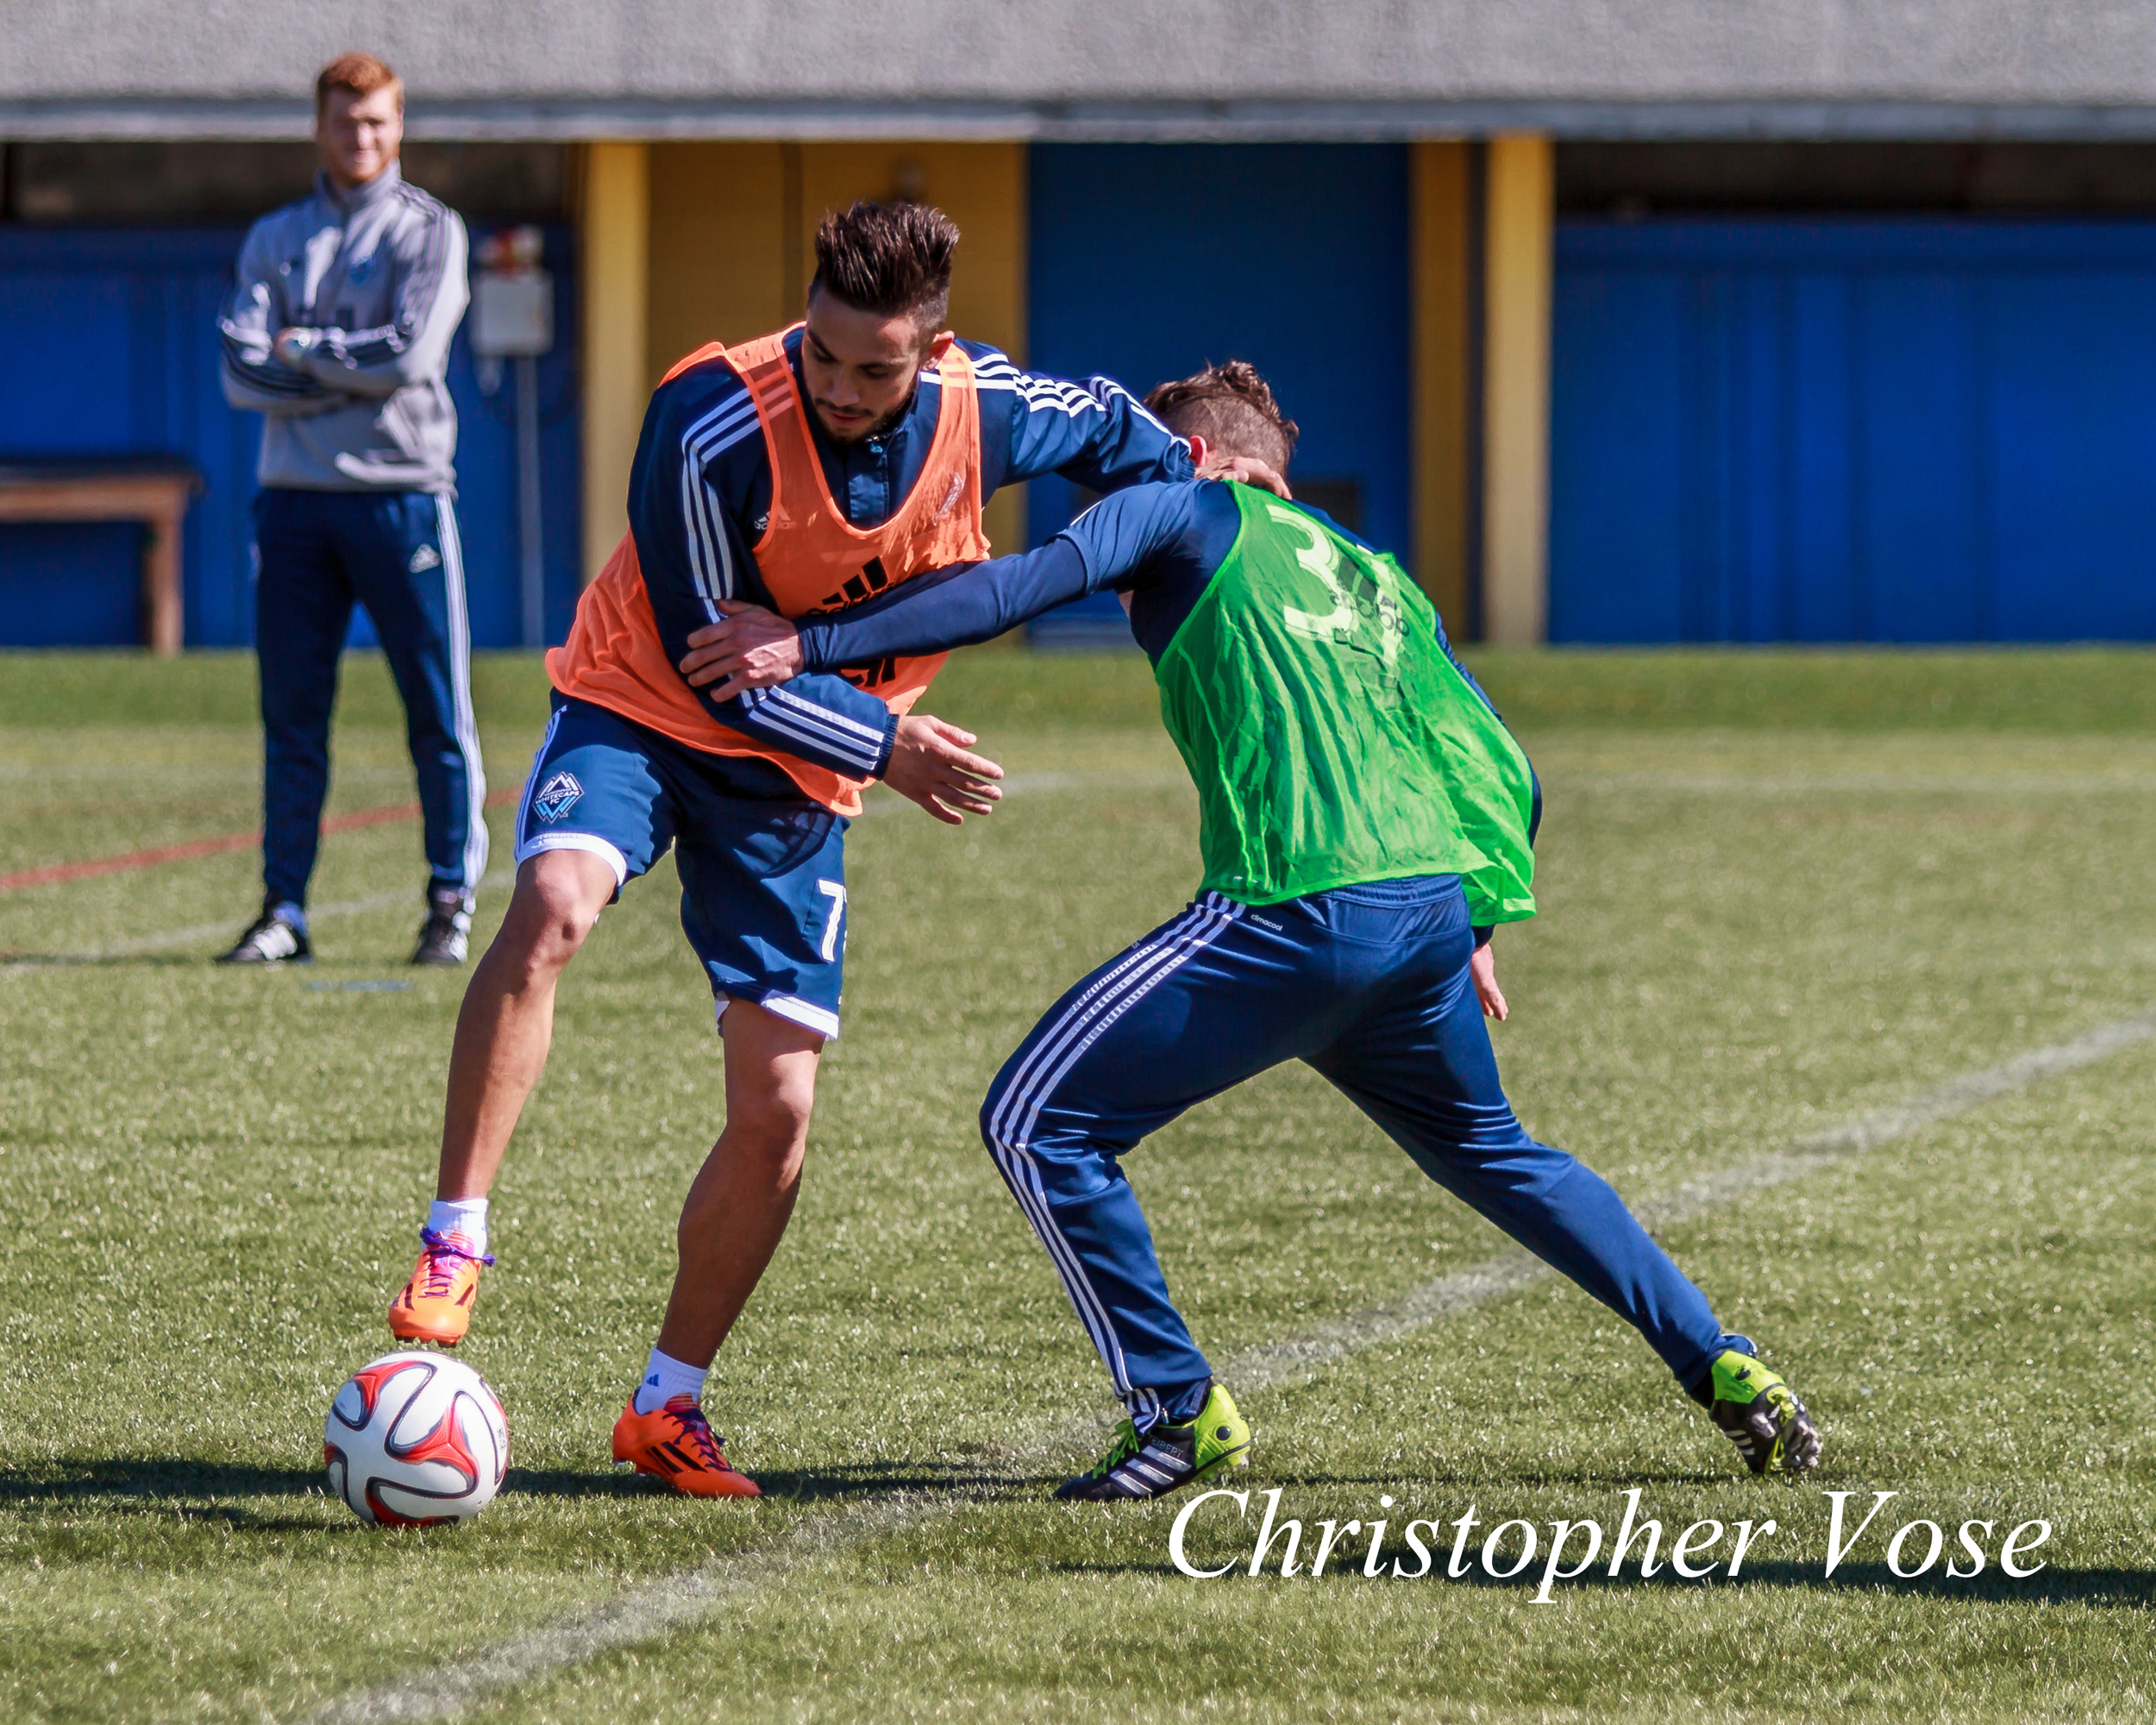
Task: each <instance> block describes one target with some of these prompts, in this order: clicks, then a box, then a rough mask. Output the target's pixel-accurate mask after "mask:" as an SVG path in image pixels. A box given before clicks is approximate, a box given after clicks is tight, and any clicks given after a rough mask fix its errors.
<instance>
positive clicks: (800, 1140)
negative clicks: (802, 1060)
mask: <svg viewBox="0 0 2156 1725" xmlns="http://www.w3.org/2000/svg"><path fill="white" fill-rule="evenodd" d="M760 1081H761V1082H760ZM727 1092H728V1094H727V1102H726V1136H727V1137H728V1138H730V1140H732V1142H733V1145H734V1147H735V1153H736V1154H737V1155H739V1156H741V1157H744V1158H745V1159H747V1160H749V1161H750V1162H752V1163H754V1164H756V1165H757V1166H759V1167H760V1168H761V1169H762V1170H765V1171H766V1172H767V1173H768V1174H770V1175H771V1176H773V1177H774V1179H777V1180H780V1182H791V1181H792V1180H793V1178H794V1177H795V1176H798V1175H799V1171H800V1166H801V1157H802V1155H803V1153H804V1151H805V1150H806V1148H807V1146H808V1129H809V1119H810V1117H811V1115H812V1114H813V1113H814V1112H815V1108H816V1087H815V1083H814V1082H813V1080H812V1079H805V1078H804V1077H802V1076H801V1075H799V1074H798V1073H765V1074H759V1075H757V1076H756V1078H755V1079H752V1080H749V1081H748V1082H742V1081H739V1080H736V1082H733V1083H731V1084H730V1085H729V1086H728V1087H727Z"/></svg>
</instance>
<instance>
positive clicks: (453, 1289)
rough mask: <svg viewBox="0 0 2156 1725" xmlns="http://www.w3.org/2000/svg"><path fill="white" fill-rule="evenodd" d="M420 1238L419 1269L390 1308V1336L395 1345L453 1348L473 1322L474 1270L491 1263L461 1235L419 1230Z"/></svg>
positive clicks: (476, 1292)
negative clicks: (434, 1345)
mask: <svg viewBox="0 0 2156 1725" xmlns="http://www.w3.org/2000/svg"><path fill="white" fill-rule="evenodd" d="M419 1239H420V1240H421V1243H422V1245H421V1250H420V1253H419V1263H418V1265H417V1268H415V1269H414V1270H412V1273H411V1281H409V1282H407V1283H405V1284H404V1292H403V1293H401V1294H399V1295H398V1296H397V1298H396V1299H395V1300H394V1301H393V1302H392V1303H391V1305H390V1308H389V1327H390V1333H391V1334H392V1335H394V1336H395V1337H396V1338H397V1339H398V1340H399V1341H407V1342H435V1343H437V1344H439V1345H440V1346H443V1347H454V1346H456V1345H457V1344H458V1343H459V1342H461V1341H462V1340H463V1339H464V1332H465V1331H466V1329H467V1328H468V1327H470V1325H471V1322H472V1302H473V1301H474V1300H476V1299H477V1298H478V1297H479V1270H480V1269H481V1267H482V1266H483V1265H486V1264H492V1263H493V1261H494V1260H493V1259H492V1258H490V1257H488V1256H487V1255H486V1253H484V1252H478V1251H473V1250H472V1242H471V1240H470V1239H469V1238H467V1236H466V1235H464V1234H461V1233H452V1234H438V1233H436V1232H435V1231H434V1230H433V1229H432V1228H422V1229H420V1231H419Z"/></svg>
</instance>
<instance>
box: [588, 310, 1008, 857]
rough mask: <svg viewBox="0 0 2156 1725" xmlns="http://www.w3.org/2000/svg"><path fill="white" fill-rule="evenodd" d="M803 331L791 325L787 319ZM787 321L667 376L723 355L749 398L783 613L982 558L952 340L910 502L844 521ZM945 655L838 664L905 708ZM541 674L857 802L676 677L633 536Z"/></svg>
mask: <svg viewBox="0 0 2156 1725" xmlns="http://www.w3.org/2000/svg"><path fill="white" fill-rule="evenodd" d="M794 327H795V328H799V325H798V324H797V325H796V326H794ZM792 333H793V332H792V331H791V330H787V331H782V332H781V333H780V334H779V335H776V336H761V337H759V338H758V339H757V340H755V341H753V342H745V343H743V345H742V346H740V347H738V348H723V347H721V346H719V345H718V343H716V342H713V343H712V344H711V345H710V346H707V347H703V348H698V349H697V350H696V351H695V352H694V353H693V354H689V355H688V356H687V357H686V359H684V360H682V361H680V362H678V363H677V364H676V365H675V366H674V369H673V370H672V371H669V372H668V373H667V379H668V380H671V379H673V378H674V377H675V376H677V375H678V374H679V373H681V372H683V371H685V370H686V369H687V368H688V367H691V366H693V365H698V364H700V363H702V362H703V361H705V360H708V359H712V358H720V359H724V361H725V362H726V363H727V364H728V365H729V366H730V367H733V369H734V370H735V371H736V373H739V374H740V376H741V379H742V381H743V383H745V384H746V385H747V386H748V387H749V396H750V398H751V399H752V400H753V401H754V402H755V406H756V417H757V419H758V421H759V422H760V423H761V428H762V431H763V442H764V449H765V451H766V453H767V455H768V458H769V460H770V462H771V514H770V518H769V521H768V524H767V525H766V528H765V530H764V533H763V536H762V537H761V538H760V539H759V540H758V541H757V542H756V543H755V547H754V548H753V549H754V551H755V559H756V568H757V570H758V572H759V573H760V574H761V575H762V577H763V582H764V586H766V587H767V588H768V590H769V592H770V594H771V597H772V599H773V601H774V604H775V605H776V606H777V608H778V610H779V612H780V615H782V616H786V617H814V616H818V615H820V614H822V613H824V612H832V611H839V610H843V608H844V607H846V606H847V605H857V604H859V603H860V602H861V601H862V599H867V598H868V597H870V596H871V595H872V594H874V593H881V592H883V591H885V590H886V589H887V588H889V587H891V586H894V585H895V584H897V583H898V582H899V581H902V580H906V579H908V578H909V577H911V576H913V575H918V574H920V573H921V572H922V571H923V570H924V569H939V568H943V567H945V566H946V565H948V564H951V563H963V562H973V561H978V560H980V559H981V558H983V557H986V556H987V555H989V552H988V541H987V536H985V535H984V534H983V533H982V532H981V502H982V499H981V398H980V396H979V394H978V393H977V392H976V391H975V384H974V373H973V363H972V361H970V360H969V359H968V358H967V356H966V354H965V352H964V350H963V349H962V348H960V347H959V346H958V345H957V344H956V342H951V343H949V344H947V345H946V346H945V347H944V348H943V350H942V351H941V353H939V354H937V357H936V361H934V363H936V364H937V367H938V370H939V372H940V373H941V381H942V391H941V396H940V399H939V403H938V406H937V416H936V434H935V436H934V437H933V438H932V439H931V442H930V443H929V448H928V454H927V455H926V457H925V458H924V460H923V461H922V464H921V471H920V475H919V477H918V478H917V479H916V480H914V481H913V486H912V490H910V491H909V492H907V493H906V500H905V501H904V502H903V503H901V504H900V505H899V507H898V508H897V510H895V511H893V514H892V516H891V518H890V519H889V520H888V521H887V522H885V523H884V524H883V525H882V526H881V527H869V528H860V527H856V526H854V525H852V524H850V523H849V522H848V521H847V519H846V515H845V511H843V510H842V509H841V508H840V507H839V506H838V505H837V502H836V501H835V500H834V499H832V497H831V494H830V486H828V485H827V484H825V482H824V467H823V463H822V462H821V461H818V459H817V454H816V445H815V442H814V440H813V438H812V435H811V432H810V430H809V424H808V413H809V409H808V406H807V404H806V403H805V402H804V401H803V400H802V398H801V392H800V391H799V388H798V387H797V386H796V385H795V383H794V379H793V366H792V365H791V364H790V363H789V362H788V361H787V355H786V346H785V342H786V336H787V335H790V334H792ZM945 656H946V655H943V654H941V653H936V654H931V655H925V656H923V657H920V658H909V659H886V660H884V661H883V662H881V663H880V664H876V665H872V666H863V667H849V668H848V669H847V670H846V671H845V672H844V673H843V674H844V675H845V677H846V680H847V681H849V682H850V683H853V684H854V685H856V687H860V688H863V689H866V690H868V692H869V693H871V694H874V695H875V696H877V697H879V698H880V699H881V700H882V701H883V703H884V705H885V706H887V707H889V708H890V709H891V711H892V712H897V713H904V712H910V711H911V710H912V706H913V703H914V702H915V701H917V700H918V699H920V696H921V692H922V691H923V690H924V689H925V688H926V687H928V686H929V683H930V681H931V679H933V678H934V676H935V675H936V673H937V671H938V670H940V669H941V668H943V660H944V658H945ZM547 674H548V677H549V678H550V679H552V681H553V683H554V686H555V687H556V688H557V689H559V690H561V693H563V694H566V695H573V696H575V697H576V698H577V699H579V700H587V701H590V702H592V704H594V705H595V706H603V707H607V708H610V709H611V710H612V711H613V712H618V713H620V714H621V715H622V717H623V718H628V719H632V720H634V721H635V722H636V724H642V725H645V726H647V727H649V729H651V730H653V731H658V732H659V733H660V734H661V735H662V736H665V737H672V738H674V741H675V742H677V743H686V744H687V745H688V746H689V747H690V748H692V749H700V750H704V751H705V753H707V754H711V755H757V756H763V757H765V758H766V759H768V760H770V761H773V762H776V763H777V764H778V765H779V766H780V767H781V768H784V769H785V770H786V772H787V775H789V776H790V777H792V779H793V781H794V783H796V784H797V785H799V787H801V789H802V791H803V793H805V794H806V795H808V796H810V797H812V798H814V799H815V800H817V801H818V802H819V803H822V804H823V805H824V806H825V807H826V808H829V809H830V810H831V811H832V812H835V813H837V814H844V815H851V814H858V813H859V812H861V791H862V786H863V785H864V784H865V783H866V782H867V781H865V780H861V779H849V778H847V777H845V776H844V775H842V774H838V773H835V772H832V771H831V770H830V769H829V768H824V767H817V766H812V765H811V764H810V763H809V762H805V761H801V760H798V759H796V758H795V757H794V756H791V755H788V754H787V753H785V752H784V751H783V750H779V749H776V748H773V747H771V746H770V745H768V744H766V743H759V742H757V741H756V740H755V739H754V738H753V737H748V736H746V735H744V734H743V732H741V731H736V730H734V729H733V728H732V727H730V726H729V725H725V724H720V723H719V722H718V719H716V718H712V717H711V709H710V708H709V707H708V706H705V704H704V702H703V700H702V699H701V698H700V697H699V695H698V694H697V692H696V691H695V690H693V689H692V688H691V687H689V686H688V684H687V683H686V682H684V681H682V679H681V674H680V672H679V671H677V670H676V669H675V668H674V663H673V662H672V661H671V660H670V659H668V658H667V654H666V649H665V648H664V647H663V646H662V645H661V643H660V640H659V625H658V621H657V619H656V618H655V617H654V616H653V615H652V611H651V600H650V597H649V594H648V593H646V592H645V590H644V581H643V571H642V568H640V567H639V566H638V564H637V561H636V541H635V538H634V536H632V535H628V534H624V536H623V537H622V542H621V543H620V544H619V545H617V547H615V549H614V555H612V556H611V558H609V559H608V560H607V563H606V568H605V569H604V570H603V571H601V573H600V574H599V579H598V580H595V581H593V582H592V585H591V586H588V587H586V589H585V590H584V596H583V598H582V599H580V600H579V601H578V603H577V608H576V621H575V623H574V624H572V625H571V627H570V630H569V638H568V640H567V642H565V643H563V644H562V645H561V646H559V647H557V648H555V649H554V650H553V651H552V652H550V653H548V655H547Z"/></svg>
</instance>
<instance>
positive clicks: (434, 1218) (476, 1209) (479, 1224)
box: [427, 1198, 486, 1258]
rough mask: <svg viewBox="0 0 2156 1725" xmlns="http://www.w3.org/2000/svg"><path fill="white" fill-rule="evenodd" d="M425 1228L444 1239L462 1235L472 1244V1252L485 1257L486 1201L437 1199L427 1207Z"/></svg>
mask: <svg viewBox="0 0 2156 1725" xmlns="http://www.w3.org/2000/svg"><path fill="white" fill-rule="evenodd" d="M427 1226H429V1227H430V1228H432V1229H433V1230H434V1231H435V1232H436V1233H438V1234H440V1235H442V1237H443V1238H444V1239H447V1238H448V1236H449V1235H451V1234H462V1235H463V1236H464V1237H465V1239H468V1240H469V1241H471V1242H472V1250H473V1251H475V1252H477V1253H478V1254H479V1256H480V1257H481V1258H484V1257H486V1199H484V1198H437V1199H436V1200H435V1201H434V1202H433V1203H431V1204H429V1205H428V1206H427Z"/></svg>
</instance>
